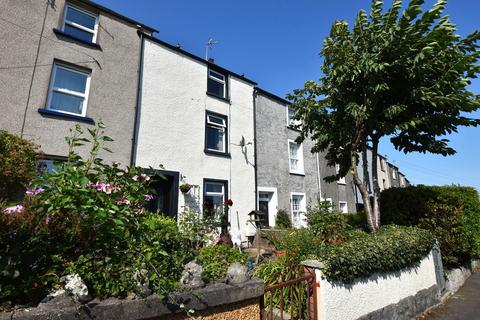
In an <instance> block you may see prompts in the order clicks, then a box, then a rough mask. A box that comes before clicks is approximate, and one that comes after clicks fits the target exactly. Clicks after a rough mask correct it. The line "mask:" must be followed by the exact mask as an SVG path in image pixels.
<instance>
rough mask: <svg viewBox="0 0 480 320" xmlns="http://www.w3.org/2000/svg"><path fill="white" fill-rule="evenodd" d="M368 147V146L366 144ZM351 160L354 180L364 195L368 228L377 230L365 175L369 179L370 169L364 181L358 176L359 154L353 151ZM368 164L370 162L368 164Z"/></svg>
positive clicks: (364, 173)
mask: <svg viewBox="0 0 480 320" xmlns="http://www.w3.org/2000/svg"><path fill="white" fill-rule="evenodd" d="M365 148H366V146H365ZM351 162H352V169H351V171H352V176H353V182H354V183H355V185H356V186H357V187H358V189H359V190H360V193H361V195H362V199H363V205H364V209H365V215H366V217H367V225H368V229H369V230H370V231H371V232H375V231H376V230H377V229H376V228H375V220H374V215H373V208H372V206H371V203H370V195H369V193H368V190H367V185H366V184H365V177H367V180H366V181H368V176H369V175H368V170H367V171H366V172H365V171H364V172H363V175H364V177H363V181H362V180H360V177H359V176H358V169H357V154H356V153H352V154H351ZM367 166H368V164H367ZM363 168H364V169H365V163H364V164H363Z"/></svg>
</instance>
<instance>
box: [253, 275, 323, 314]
mask: <svg viewBox="0 0 480 320" xmlns="http://www.w3.org/2000/svg"><path fill="white" fill-rule="evenodd" d="M259 305H260V320H289V319H290V320H294V319H295V320H317V281H316V279H315V270H312V269H309V268H305V274H304V275H303V276H302V277H299V278H296V279H292V280H289V281H285V282H282V283H279V284H276V285H272V286H269V287H266V288H265V293H264V295H263V296H261V297H260V301H259Z"/></svg>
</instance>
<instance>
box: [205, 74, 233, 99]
mask: <svg viewBox="0 0 480 320" xmlns="http://www.w3.org/2000/svg"><path fill="white" fill-rule="evenodd" d="M227 79H228V78H227V76H226V75H224V74H221V73H219V72H217V71H214V70H211V69H208V82H207V93H209V94H211V95H214V96H216V97H219V98H223V99H227Z"/></svg>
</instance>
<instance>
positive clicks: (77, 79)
mask: <svg viewBox="0 0 480 320" xmlns="http://www.w3.org/2000/svg"><path fill="white" fill-rule="evenodd" d="M89 86H90V73H88V72H85V71H80V70H78V69H74V68H71V67H67V66H64V65H60V64H57V63H55V64H54V65H53V70H52V78H51V81H50V88H49V92H48V99H47V106H46V108H47V109H49V110H53V111H59V112H63V113H67V114H73V115H79V116H85V115H86V113H87V100H88V89H89Z"/></svg>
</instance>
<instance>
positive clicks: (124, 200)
mask: <svg viewBox="0 0 480 320" xmlns="http://www.w3.org/2000/svg"><path fill="white" fill-rule="evenodd" d="M117 204H126V205H129V204H130V200H128V199H127V198H126V197H125V196H121V197H120V199H118V200H117Z"/></svg>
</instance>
